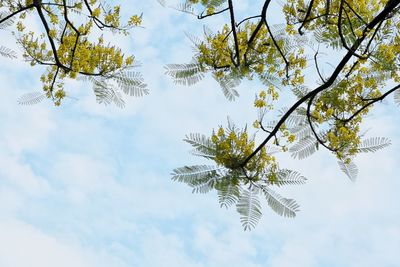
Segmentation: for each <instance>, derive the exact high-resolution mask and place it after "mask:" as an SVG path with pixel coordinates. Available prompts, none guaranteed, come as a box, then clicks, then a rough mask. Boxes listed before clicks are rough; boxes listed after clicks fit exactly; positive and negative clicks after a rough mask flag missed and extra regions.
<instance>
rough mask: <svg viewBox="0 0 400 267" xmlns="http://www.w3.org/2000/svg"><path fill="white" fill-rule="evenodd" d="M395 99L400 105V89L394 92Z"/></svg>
mask: <svg viewBox="0 0 400 267" xmlns="http://www.w3.org/2000/svg"><path fill="white" fill-rule="evenodd" d="M394 101H395V102H396V103H397V105H399V106H400V90H397V91H396V92H394Z"/></svg>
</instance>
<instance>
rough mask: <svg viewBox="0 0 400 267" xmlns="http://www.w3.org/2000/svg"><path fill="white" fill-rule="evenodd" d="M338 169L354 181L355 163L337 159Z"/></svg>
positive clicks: (356, 171)
mask: <svg viewBox="0 0 400 267" xmlns="http://www.w3.org/2000/svg"><path fill="white" fill-rule="evenodd" d="M338 164H339V167H340V169H341V170H342V171H343V172H344V173H345V174H346V175H347V177H349V179H350V180H351V181H352V182H354V181H355V180H356V179H357V175H358V168H357V165H356V164H354V163H353V162H350V163H349V164H346V163H344V162H343V161H338Z"/></svg>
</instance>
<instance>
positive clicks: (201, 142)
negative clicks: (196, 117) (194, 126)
mask: <svg viewBox="0 0 400 267" xmlns="http://www.w3.org/2000/svg"><path fill="white" fill-rule="evenodd" d="M183 141H185V142H187V143H189V144H191V145H192V146H193V147H194V151H193V152H192V154H194V155H196V156H201V157H204V158H209V159H213V158H214V157H215V154H216V150H215V145H214V143H213V142H212V141H211V140H210V138H208V137H206V136H205V135H202V134H199V133H195V134H193V133H191V134H189V136H186V138H185V139H183Z"/></svg>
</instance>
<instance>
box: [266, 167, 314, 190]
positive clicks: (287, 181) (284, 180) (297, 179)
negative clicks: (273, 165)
mask: <svg viewBox="0 0 400 267" xmlns="http://www.w3.org/2000/svg"><path fill="white" fill-rule="evenodd" d="M306 181H307V179H306V177H304V176H302V175H301V174H300V173H298V172H296V171H292V170H287V169H282V170H279V171H278V172H277V173H276V179H275V180H272V181H270V180H268V184H271V185H277V186H283V185H301V184H304V183H305V182H306Z"/></svg>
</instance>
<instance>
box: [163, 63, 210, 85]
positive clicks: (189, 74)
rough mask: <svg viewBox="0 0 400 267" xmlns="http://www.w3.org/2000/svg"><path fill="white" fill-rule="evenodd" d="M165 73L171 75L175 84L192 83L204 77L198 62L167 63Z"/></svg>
mask: <svg viewBox="0 0 400 267" xmlns="http://www.w3.org/2000/svg"><path fill="white" fill-rule="evenodd" d="M165 68H166V74H167V75H169V76H171V77H172V79H173V80H174V82H175V83H176V84H181V85H189V86H190V85H193V84H196V83H198V82H199V81H201V80H202V79H203V78H204V73H203V70H202V67H201V65H200V64H198V63H189V64H168V65H167V66H166V67H165Z"/></svg>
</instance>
